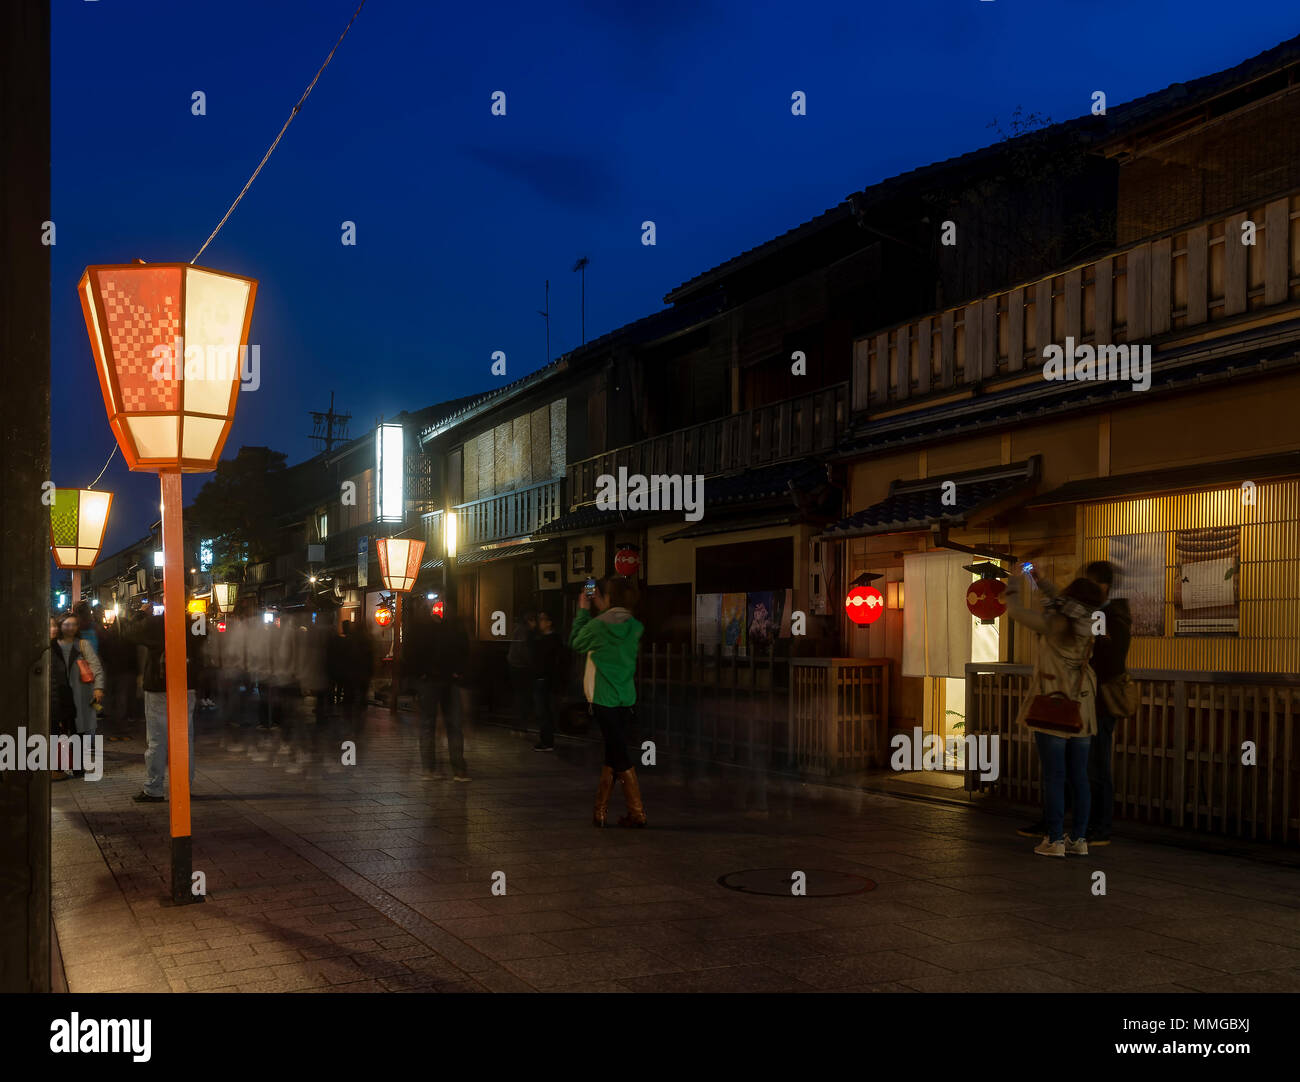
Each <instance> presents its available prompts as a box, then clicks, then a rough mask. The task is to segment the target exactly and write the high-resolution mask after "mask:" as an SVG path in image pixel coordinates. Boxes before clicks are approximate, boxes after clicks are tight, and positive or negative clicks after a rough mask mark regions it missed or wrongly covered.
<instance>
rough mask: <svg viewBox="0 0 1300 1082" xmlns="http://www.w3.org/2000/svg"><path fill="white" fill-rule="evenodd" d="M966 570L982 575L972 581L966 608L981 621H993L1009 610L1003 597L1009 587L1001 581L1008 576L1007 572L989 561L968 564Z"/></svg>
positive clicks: (967, 591)
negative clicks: (977, 579) (976, 580)
mask: <svg viewBox="0 0 1300 1082" xmlns="http://www.w3.org/2000/svg"><path fill="white" fill-rule="evenodd" d="M965 570H967V571H969V572H971V573H972V574H974V575H979V576H980V578H979V581H978V582H972V583H971V584H970V587H969V588H968V589H967V590H966V608H967V609H969V610H970V613H971V615H972V616H974V617H976V618H977V619H978V620H979V621H980V622H981V623H984V624H991V623H993V622H994V621H995V620H996V619H997V618H998V617H999V616H1001V615H1002V614H1003V613H1004V612H1006V611H1007V603H1006V601H1005V600H1004V599H1003V595H1004V594H1005V593H1006V590H1007V587H1006V583H1004V582H1002V581H1001V580H1002V579H1004V578H1006V577H1007V573H1006V572H1005V571H1003V570H1002V568H1000V567H998V566H997V565H996V564H989V563H979V564H967V565H965Z"/></svg>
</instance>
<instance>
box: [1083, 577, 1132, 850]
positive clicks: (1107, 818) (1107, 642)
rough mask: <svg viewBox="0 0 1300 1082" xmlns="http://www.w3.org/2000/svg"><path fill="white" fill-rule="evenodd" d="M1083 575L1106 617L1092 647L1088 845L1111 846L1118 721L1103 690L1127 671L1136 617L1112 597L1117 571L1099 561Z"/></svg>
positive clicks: (1125, 603)
mask: <svg viewBox="0 0 1300 1082" xmlns="http://www.w3.org/2000/svg"><path fill="white" fill-rule="evenodd" d="M1083 573H1084V574H1085V575H1086V576H1087V577H1088V578H1089V579H1091V580H1092V581H1093V582H1095V583H1096V584H1097V585H1098V586H1100V587H1101V595H1102V603H1101V612H1102V613H1103V614H1104V615H1105V617H1106V625H1105V629H1106V633H1105V634H1104V635H1098V636H1097V637H1096V638H1095V639H1094V641H1093V646H1092V671H1093V672H1095V673H1096V674H1097V735H1096V736H1095V737H1093V741H1092V747H1091V749H1090V750H1089V756H1088V782H1089V785H1090V787H1091V789H1092V813H1091V817H1090V820H1089V826H1088V844H1089V845H1109V844H1110V827H1111V818H1112V816H1113V815H1114V812H1115V779H1114V776H1113V774H1112V769H1111V750H1112V748H1113V745H1114V740H1115V721H1116V719H1115V718H1114V716H1112V715H1111V713H1110V711H1109V710H1108V709H1107V708H1106V698H1105V696H1104V695H1102V694H1101V688H1102V685H1103V684H1105V683H1106V681H1107V680H1110V679H1112V678H1113V677H1116V676H1119V675H1121V674H1122V673H1124V672H1126V671H1127V668H1128V647H1129V640H1130V639H1131V638H1132V633H1133V616H1132V613H1131V612H1130V611H1129V605H1128V601H1127V600H1125V599H1124V598H1122V597H1115V598H1112V597H1111V596H1110V590H1111V587H1112V586H1113V585H1114V582H1115V569H1114V567H1113V566H1112V565H1111V564H1109V563H1107V562H1106V561H1105V560H1098V561H1097V562H1095V563H1091V564H1089V565H1088V566H1087V567H1086V568H1085V569H1084V572H1083Z"/></svg>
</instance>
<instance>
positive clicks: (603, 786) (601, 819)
mask: <svg viewBox="0 0 1300 1082" xmlns="http://www.w3.org/2000/svg"><path fill="white" fill-rule="evenodd" d="M613 791H614V768H613V767H609V766H606V767H602V768H601V771H600V784H599V785H598V786H596V809H595V811H594V812H592V815H591V822H592V825H593V826H598V827H603V826H604V825H605V812H606V811H607V810H608V808H609V796H610V794H611V793H612V792H613Z"/></svg>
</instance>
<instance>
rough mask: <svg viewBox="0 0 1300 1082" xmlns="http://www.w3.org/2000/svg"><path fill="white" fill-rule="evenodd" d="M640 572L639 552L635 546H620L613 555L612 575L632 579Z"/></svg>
mask: <svg viewBox="0 0 1300 1082" xmlns="http://www.w3.org/2000/svg"><path fill="white" fill-rule="evenodd" d="M640 570H641V552H640V550H639V549H638V548H637V547H636V546H635V545H620V546H619V549H618V551H617V552H616V553H614V574H616V575H622V576H623V577H624V578H628V579H634V578H636V576H637V573H638V572H639V571H640Z"/></svg>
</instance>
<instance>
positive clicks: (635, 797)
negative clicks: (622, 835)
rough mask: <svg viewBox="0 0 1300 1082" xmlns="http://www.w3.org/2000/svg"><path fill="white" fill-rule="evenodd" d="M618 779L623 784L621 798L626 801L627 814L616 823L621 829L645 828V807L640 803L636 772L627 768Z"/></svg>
mask: <svg viewBox="0 0 1300 1082" xmlns="http://www.w3.org/2000/svg"><path fill="white" fill-rule="evenodd" d="M618 777H619V780H620V781H622V783H623V796H624V797H625V798H626V800H627V814H626V815H625V816H623V818H622V819H620V820H619V821H618V825H619V826H621V827H643V826H645V805H644V804H642V803H641V787H640V786H639V785H638V784H637V781H636V771H635V770H634V769H633V768H632V767H628V768H627V769H626V770H624V771H623V772H622V773H621V774H619V776H618Z"/></svg>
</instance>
